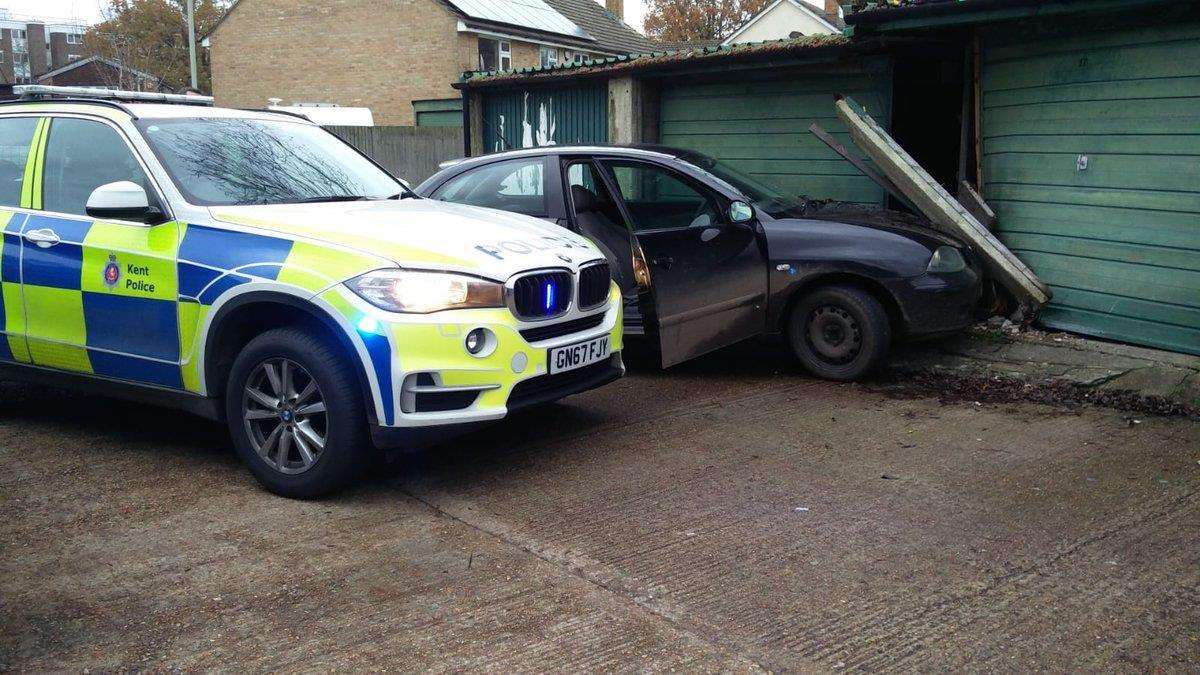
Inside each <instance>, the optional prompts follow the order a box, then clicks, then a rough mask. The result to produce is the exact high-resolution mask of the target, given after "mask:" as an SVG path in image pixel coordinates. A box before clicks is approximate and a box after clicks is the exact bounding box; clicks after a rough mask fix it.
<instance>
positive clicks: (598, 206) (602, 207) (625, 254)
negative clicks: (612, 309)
mask: <svg viewBox="0 0 1200 675" xmlns="http://www.w3.org/2000/svg"><path fill="white" fill-rule="evenodd" d="M571 202H572V203H573V205H574V209H575V224H576V226H577V227H578V228H579V233H580V234H582V235H583V236H585V237H587V238H588V239H591V240H592V242H593V243H594V244H596V246H597V247H599V248H600V250H601V251H602V252H604V257H606V258H608V260H609V262H610V263H611V264H612V266H613V278H614V279H615V280H616V282H617V285H618V286H620V287H621V292H622V293H623V294H624V293H629V292H631V291H632V290H633V289H634V288H636V286H637V282H636V281H635V280H634V276H633V244H632V242H631V237H632V235H631V234H630V232H629V229H628V228H627V227H625V225H624V223H623V222H622V220H623V219H622V218H621V214H620V212H619V211H617V207H616V204H613V203H612V202H611V201H610V200H604V199H600V198H599V197H597V196H596V193H594V192H592V191H591V190H589V189H587V188H586V187H583V186H582V185H572V186H571Z"/></svg>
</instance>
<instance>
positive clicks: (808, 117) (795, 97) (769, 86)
mask: <svg viewBox="0 0 1200 675" xmlns="http://www.w3.org/2000/svg"><path fill="white" fill-rule="evenodd" d="M890 63H891V62H890V60H888V59H886V58H877V59H871V60H867V61H864V62H863V64H862V71H861V72H856V73H845V72H841V73H837V74H833V73H828V74H822V73H820V72H819V71H818V72H810V73H798V74H797V73H794V72H793V73H788V74H780V75H779V76H778V77H777V78H774V79H766V80H762V79H756V80H747V81H740V82H714V83H687V84H676V85H671V84H669V83H668V84H666V85H664V87H663V89H662V94H661V96H662V99H661V106H660V111H659V115H660V117H659V142H660V143H662V144H663V145H667V146H673V147H677V148H686V149H689V150H698V151H700V152H703V153H705V154H707V155H710V156H712V157H716V158H717V159H722V160H726V161H728V162H730V163H731V164H733V165H734V166H736V167H738V168H739V169H741V170H743V171H745V172H747V173H750V174H752V175H754V176H756V177H758V178H761V179H764V180H765V181H767V182H769V183H772V184H774V185H777V186H779V187H781V188H783V189H784V190H785V191H787V192H788V193H790V194H794V195H804V196H807V197H810V198H813V199H836V200H840V201H846V202H857V203H861V204H870V205H882V204H884V202H885V200H886V197H887V195H886V193H885V192H884V190H883V188H881V187H879V186H878V185H876V184H875V183H874V182H873V181H872V180H871V179H869V178H867V177H866V176H864V175H862V173H860V172H859V171H858V169H855V168H854V166H853V165H851V164H850V163H849V162H847V161H846V160H845V159H843V158H842V157H840V156H839V155H838V154H837V153H835V152H834V151H833V150H830V149H829V147H828V146H826V145H825V144H824V143H822V142H821V141H820V140H818V139H817V137H816V136H813V135H812V133H810V132H809V130H808V127H809V125H811V124H812V123H813V122H816V123H818V124H820V125H821V126H822V127H823V128H824V129H825V130H826V131H828V132H830V133H831V134H833V136H834V137H835V138H836V139H837V140H838V141H839V142H841V143H842V145H843V146H846V147H847V148H848V149H849V150H851V151H854V152H856V153H857V148H855V147H854V144H853V143H852V142H851V140H850V136H849V134H848V133H847V132H846V129H845V127H844V126H843V125H842V123H841V121H840V120H839V119H838V117H837V114H836V112H835V110H834V105H833V103H834V95H835V94H846V95H849V96H851V97H853V98H854V99H855V100H857V101H858V102H859V103H861V104H862V105H863V106H864V107H865V108H866V109H867V112H868V113H870V114H871V116H872V117H874V118H875V119H876V120H877V121H878V122H879V123H880V124H882V125H883V126H884V127H885V128H890V122H891V112H892V99H891V96H892V94H891V92H892V73H891V65H890ZM857 154H859V156H860V157H861V156H862V155H861V153H857Z"/></svg>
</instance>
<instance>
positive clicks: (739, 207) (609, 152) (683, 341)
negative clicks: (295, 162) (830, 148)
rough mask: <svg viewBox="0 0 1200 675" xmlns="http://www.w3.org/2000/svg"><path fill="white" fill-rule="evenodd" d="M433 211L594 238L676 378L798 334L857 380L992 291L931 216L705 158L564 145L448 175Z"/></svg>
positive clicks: (954, 326) (454, 168)
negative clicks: (519, 217)
mask: <svg viewBox="0 0 1200 675" xmlns="http://www.w3.org/2000/svg"><path fill="white" fill-rule="evenodd" d="M416 191H417V192H418V194H420V195H422V196H425V197H430V198H433V199H441V200H445V201H451V202H458V203H463V204H472V205H475V206H483V207H489V208H495V209H501V210H506V211H515V212H519V213H524V214H527V215H531V216H536V217H539V218H544V219H546V220H549V221H552V222H555V223H557V224H559V225H562V226H563V227H566V228H570V229H572V230H574V231H576V232H579V233H580V234H583V235H585V236H587V237H589V238H590V239H592V240H593V241H594V242H596V244H597V245H598V246H599V247H600V248H601V249H602V250H603V251H604V252H605V254H606V255H607V256H608V258H609V260H610V261H611V263H612V266H613V270H614V277H615V278H616V279H617V281H618V283H620V285H621V289H622V291H623V292H624V294H625V298H626V303H625V306H626V323H625V332H626V335H633V336H638V335H646V336H648V337H650V338H652V339H653V340H654V341H655V342H656V343H657V346H658V349H659V350H660V352H661V355H662V363H663V366H664V367H666V366H671V365H673V364H676V363H680V362H682V361H685V360H687V359H690V358H693V357H696V356H699V355H701V354H704V353H707V352H709V351H712V350H714V349H718V348H720V347H724V346H726V345H729V344H732V343H734V342H738V341H740V340H743V339H746V338H750V337H754V336H757V335H763V334H782V335H783V336H784V337H785V338H786V341H787V343H788V345H789V346H790V347H791V349H792V351H793V352H794V353H795V355H796V356H797V358H799V359H800V361H801V362H802V363H803V364H804V366H805V367H806V368H808V369H809V370H810V371H811V372H813V373H814V374H816V375H819V376H821V377H826V378H830V379H843V380H844V379H854V378H856V377H858V376H860V375H862V374H863V373H865V372H867V371H868V370H870V369H871V368H872V367H874V366H875V365H877V364H878V363H879V361H880V360H881V359H882V358H883V356H884V355H885V354H886V353H887V350H888V347H889V345H890V344H891V342H892V341H893V340H894V339H897V338H900V337H913V336H927V335H937V334H944V333H949V332H953V331H957V330H960V329H962V328H964V327H965V326H967V325H968V324H970V323H971V321H972V320H973V318H974V314H975V310H976V306H977V304H978V302H979V298H980V294H981V291H980V289H981V284H980V278H979V274H978V271H977V269H976V267H975V266H974V264H973V263H972V262H971V260H972V256H971V255H970V254H969V252H968V251H966V250H965V247H964V246H963V244H962V243H961V242H958V241H956V240H955V239H953V238H951V237H948V236H946V235H943V234H940V233H937V232H935V231H934V230H932V229H930V228H929V227H927V226H924V225H923V221H921V220H920V219H918V218H915V217H911V216H907V215H904V214H899V213H894V212H885V211H870V210H864V209H863V208H861V207H853V206H852V205H838V204H827V203H817V202H813V201H810V200H806V199H803V198H794V197H789V196H786V195H783V194H781V193H780V192H779V191H777V190H775V189H774V188H773V187H771V186H769V185H766V184H764V183H762V182H760V181H758V180H756V179H754V178H752V177H750V176H747V175H745V174H743V173H741V172H739V171H737V170H736V169H733V168H732V167H729V166H726V165H724V164H723V163H722V162H719V161H716V160H713V159H712V158H710V157H706V156H704V155H701V154H699V153H694V152H688V151H681V150H674V149H670V148H660V147H641V148H638V147H634V148H624V147H571V146H552V147H545V148H536V149H527V150H516V151H511V152H503V153H498V154H493V155H486V156H483V157H476V158H473V159H468V160H463V161H460V162H456V163H453V164H450V165H449V166H446V168H444V169H443V170H441V171H439V172H438V173H437V174H435V175H434V176H432V177H431V178H429V179H428V180H426V181H425V182H424V183H422V184H421V185H420V186H419V187H418V188H417V190H416Z"/></svg>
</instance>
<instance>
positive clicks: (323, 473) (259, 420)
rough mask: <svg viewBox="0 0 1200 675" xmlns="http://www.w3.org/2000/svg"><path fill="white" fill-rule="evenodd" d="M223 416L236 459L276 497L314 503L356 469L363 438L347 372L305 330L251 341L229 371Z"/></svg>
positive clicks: (336, 353) (359, 407) (366, 441)
mask: <svg viewBox="0 0 1200 675" xmlns="http://www.w3.org/2000/svg"><path fill="white" fill-rule="evenodd" d="M225 415H226V419H227V421H228V426H229V433H230V435H231V436H232V438H233V444H234V447H235V448H236V449H237V452H238V455H239V456H240V457H241V459H242V461H243V462H244V463H245V464H246V466H247V467H248V468H249V469H250V472H251V473H253V474H254V477H255V478H257V479H258V481H259V483H261V484H262V485H263V487H265V488H266V489H267V490H269V491H271V492H273V493H275V494H277V495H281V496H284V497H291V498H296V499H312V498H316V497H321V496H324V495H327V494H330V493H332V492H336V491H337V490H339V489H341V488H343V487H345V486H346V485H348V484H349V483H351V482H352V481H354V480H356V479H357V478H358V477H359V476H360V475H361V473H362V471H363V469H364V465H365V460H366V453H367V451H368V448H369V447H370V438H369V434H368V432H367V428H366V414H365V408H364V405H363V396H362V391H361V389H360V388H359V383H358V380H357V378H356V376H355V373H354V369H353V366H351V364H349V363H347V361H346V359H345V357H344V355H343V354H342V353H341V352H340V350H338V349H337V348H336V346H334V345H331V344H330V341H329V340H326V339H323V338H322V336H320V335H317V334H315V333H314V332H312V331H308V330H304V329H301V328H277V329H273V330H270V331H267V332H265V333H263V334H262V335H259V336H258V337H256V338H254V339H253V340H251V341H250V343H249V344H247V345H246V346H245V348H243V349H242V351H241V353H240V354H238V356H237V358H236V359H235V360H234V363H233V368H232V370H231V371H230V375H229V383H228V386H227V387H226V394H225ZM272 415H273V416H272Z"/></svg>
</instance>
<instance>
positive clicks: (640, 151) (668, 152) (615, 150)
mask: <svg viewBox="0 0 1200 675" xmlns="http://www.w3.org/2000/svg"><path fill="white" fill-rule="evenodd" d="M569 154H604V155H610V156H611V155H618V156H627V157H647V158H658V159H664V158H666V159H670V158H674V159H684V160H688V161H692V160H693V159H694V158H700V157H703V156H704V155H701V154H700V153H697V152H694V151H691V150H683V149H680V148H670V147H667V146H665V145H546V146H542V147H537V148H520V149H517V150H504V151H501V152H493V153H490V154H487V155H479V156H478V157H465V158H462V159H456V160H451V161H449V162H443V163H442V165H441V168H442V169H449V168H463V167H467V166H476V165H479V164H490V163H492V162H498V161H503V160H506V159H515V158H519V157H537V156H540V155H569Z"/></svg>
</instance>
